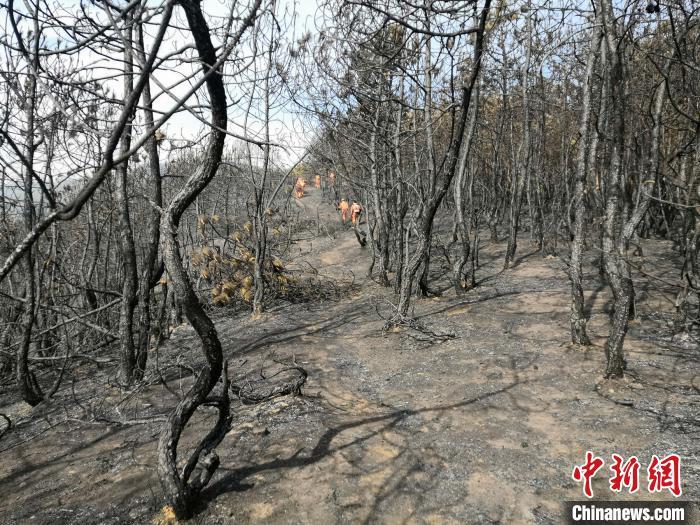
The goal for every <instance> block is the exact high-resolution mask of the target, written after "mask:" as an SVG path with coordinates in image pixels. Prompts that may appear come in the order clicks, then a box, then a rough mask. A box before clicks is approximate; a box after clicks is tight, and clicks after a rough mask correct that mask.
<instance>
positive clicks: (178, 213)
mask: <svg viewBox="0 0 700 525" xmlns="http://www.w3.org/2000/svg"><path fill="white" fill-rule="evenodd" d="M179 3H180V5H181V6H182V8H183V9H184V11H185V15H186V17H187V23H188V25H189V28H190V31H191V33H192V36H193V37H194V40H195V44H196V47H197V52H198V54H199V58H200V60H201V62H202V71H203V73H204V74H205V75H207V77H206V85H207V90H208V93H209V99H210V104H211V113H212V115H211V120H212V129H211V134H210V136H209V141H208V145H207V148H206V151H205V153H204V156H203V159H204V162H203V163H202V164H200V165H199V166H198V167H197V170H196V171H195V172H194V173H193V174H192V175H191V176H190V178H189V179H188V180H187V182H186V183H185V185H184V186H183V187H182V189H181V190H180V191H179V192H178V193H177V194H176V195H175V197H174V198H173V200H172V201H171V202H170V204H169V205H168V207H167V208H166V209H165V210H164V211H163V216H162V218H161V222H160V233H161V243H162V250H163V260H164V262H165V267H166V269H167V271H168V274H169V275H170V278H171V280H172V286H173V291H174V293H175V296H176V297H177V299H178V301H179V303H180V304H181V306H182V309H183V311H184V313H185V316H186V317H187V320H188V321H189V322H190V324H191V325H192V327H193V328H194V330H195V332H196V333H197V335H198V336H199V339H200V341H201V343H202V352H203V354H204V357H205V359H206V364H205V365H204V367H203V368H202V369H201V370H200V372H199V373H198V374H197V378H196V380H195V382H194V385H193V386H192V388H191V389H190V390H189V391H188V392H187V394H185V396H184V397H183V398H182V400H181V401H180V402H179V403H178V405H177V407H176V408H175V410H174V412H173V413H172V414H171V415H170V416H169V417H168V421H167V422H166V424H165V426H164V428H163V431H162V433H161V436H160V440H159V441H158V475H159V477H160V482H161V485H162V486H163V490H164V492H165V496H166V498H167V500H168V502H169V504H170V505H172V507H173V510H174V511H175V513H176V515H177V516H178V518H187V517H189V516H190V515H191V512H192V506H193V503H194V502H195V501H196V499H197V497H198V496H199V493H200V492H201V491H202V489H203V488H204V487H205V486H206V485H207V483H209V480H210V479H211V476H212V475H213V474H214V471H215V470H216V468H217V467H218V465H219V458H218V456H217V455H216V453H215V452H214V448H215V447H216V446H217V445H218V444H219V443H220V442H221V440H222V439H223V438H224V436H225V435H226V432H227V431H228V427H229V424H230V419H231V416H230V414H229V398H228V381H227V379H226V377H224V384H223V390H222V393H221V395H220V396H218V397H216V398H213V399H209V398H208V396H209V394H210V392H211V391H212V389H213V388H214V386H215V385H216V383H217V382H218V380H219V378H220V377H221V373H222V370H223V369H224V365H223V353H222V349H221V342H220V341H219V337H218V335H217V332H216V328H215V327H214V323H213V322H212V320H211V319H210V318H209V316H208V315H207V313H206V312H205V311H204V308H203V307H202V304H201V303H200V301H199V299H198V298H197V295H196V294H195V292H194V290H193V289H192V285H191V284H190V281H189V277H188V275H187V272H186V270H185V268H184V266H183V264H182V253H181V250H180V243H179V239H178V225H179V222H180V218H181V217H182V214H183V213H184V211H185V210H186V209H187V208H188V207H189V206H190V204H192V202H193V201H194V200H195V199H196V197H197V195H199V194H200V193H201V191H202V190H203V189H204V188H205V187H206V186H207V185H208V184H209V182H210V181H211V180H212V178H213V177H214V175H215V174H216V171H217V169H218V167H219V163H220V162H221V156H222V153H223V147H224V140H225V138H226V132H225V130H226V125H227V113H226V91H225V90H224V83H223V78H222V76H221V72H220V67H219V68H217V69H213V68H214V67H215V65H216V63H217V57H216V52H215V50H214V46H213V44H212V41H211V37H210V32H209V27H208V25H207V23H206V20H205V18H204V15H203V14H202V10H201V7H200V4H199V1H198V0H181V1H180V2H179ZM260 4H261V0H257V1H256V2H255V4H254V5H253V7H252V8H251V10H250V12H249V14H248V16H247V17H246V18H245V19H244V20H243V21H242V22H241V25H240V27H239V29H238V32H237V33H236V34H235V35H234V36H233V38H232V40H231V44H230V47H229V49H231V48H232V47H233V46H235V45H237V44H238V42H239V41H240V39H241V37H242V35H243V33H244V32H245V31H246V29H247V28H248V27H250V26H251V25H252V24H253V23H254V22H255V19H256V17H257V13H258V9H259V8H260ZM208 399H209V400H210V401H212V402H214V403H215V404H217V405H218V408H219V418H218V420H217V423H216V425H215V426H214V428H213V429H212V430H211V431H210V432H209V434H207V436H205V437H204V439H202V441H201V442H200V444H199V445H198V446H197V447H196V449H195V451H194V452H193V454H192V455H191V456H190V458H189V459H188V461H187V463H186V465H185V467H184V469H183V470H182V472H180V471H179V470H178V465H177V446H178V442H179V441H180V436H181V435H182V432H183V430H184V428H185V426H186V425H187V423H188V421H189V420H190V418H191V417H192V415H193V414H194V412H195V410H196V409H197V408H198V407H199V406H201V405H202V403H204V402H205V401H207V400H208ZM193 475H194V476H193Z"/></svg>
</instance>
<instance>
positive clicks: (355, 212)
mask: <svg viewBox="0 0 700 525" xmlns="http://www.w3.org/2000/svg"><path fill="white" fill-rule="evenodd" d="M360 215H362V206H360V203H359V202H357V201H352V206H350V220H351V221H352V223H353V224H354V225H359V224H360Z"/></svg>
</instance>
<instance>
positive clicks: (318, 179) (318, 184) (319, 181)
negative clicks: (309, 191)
mask: <svg viewBox="0 0 700 525" xmlns="http://www.w3.org/2000/svg"><path fill="white" fill-rule="evenodd" d="M314 182H315V183H316V189H317V190H320V189H321V176H320V175H316V180H315V181H314Z"/></svg>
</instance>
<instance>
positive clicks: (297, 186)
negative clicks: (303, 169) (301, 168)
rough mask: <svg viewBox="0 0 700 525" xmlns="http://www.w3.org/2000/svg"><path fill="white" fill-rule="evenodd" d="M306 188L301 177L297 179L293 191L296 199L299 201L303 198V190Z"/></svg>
mask: <svg viewBox="0 0 700 525" xmlns="http://www.w3.org/2000/svg"><path fill="white" fill-rule="evenodd" d="M305 187H306V181H305V180H304V179H303V177H298V178H297V182H296V184H295V185H294V191H295V193H296V197H297V199H301V198H302V197H303V196H304V188H305Z"/></svg>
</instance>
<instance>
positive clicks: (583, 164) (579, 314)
mask: <svg viewBox="0 0 700 525" xmlns="http://www.w3.org/2000/svg"><path fill="white" fill-rule="evenodd" d="M601 37H602V34H601V32H600V30H598V29H594V30H593V32H592V35H591V41H590V47H589V49H588V58H587V60H586V73H585V75H586V76H585V77H584V81H583V100H582V102H581V124H580V127H579V139H578V140H579V143H578V151H577V156H576V175H575V177H576V178H575V181H574V202H573V208H574V222H573V227H572V239H571V259H570V261H569V278H570V279H571V316H570V320H571V340H572V342H573V343H574V344H579V345H590V344H591V341H590V339H589V338H588V335H587V333H586V323H587V321H588V319H587V316H586V312H585V308H584V297H583V282H582V281H583V275H582V269H581V257H582V252H583V242H584V232H585V227H584V222H585V219H586V178H587V177H586V175H587V161H588V148H589V145H590V135H591V133H590V118H591V88H592V85H591V84H592V79H593V74H594V70H595V62H596V56H597V53H598V50H599V49H600V39H601Z"/></svg>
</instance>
